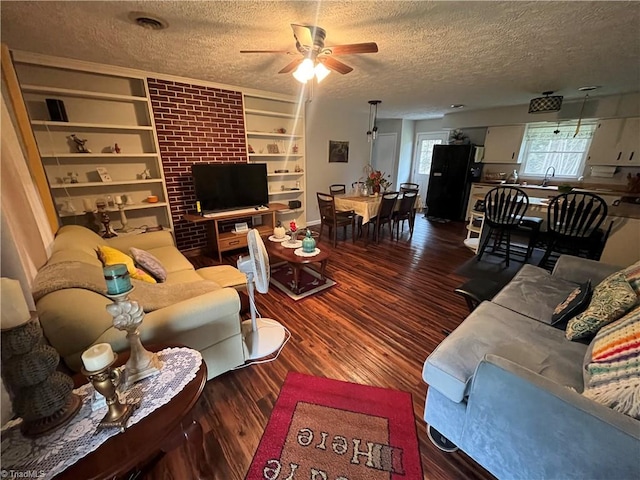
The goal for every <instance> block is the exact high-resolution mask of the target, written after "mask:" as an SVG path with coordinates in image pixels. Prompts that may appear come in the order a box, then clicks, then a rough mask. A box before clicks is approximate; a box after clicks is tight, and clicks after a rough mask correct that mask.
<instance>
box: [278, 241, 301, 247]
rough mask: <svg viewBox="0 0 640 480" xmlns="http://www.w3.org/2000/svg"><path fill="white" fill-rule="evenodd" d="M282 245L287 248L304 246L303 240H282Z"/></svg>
mask: <svg viewBox="0 0 640 480" xmlns="http://www.w3.org/2000/svg"><path fill="white" fill-rule="evenodd" d="M280 245H282V246H283V247H286V248H300V247H301V246H302V240H296V241H295V242H291V241H288V242H282V243H281V244H280Z"/></svg>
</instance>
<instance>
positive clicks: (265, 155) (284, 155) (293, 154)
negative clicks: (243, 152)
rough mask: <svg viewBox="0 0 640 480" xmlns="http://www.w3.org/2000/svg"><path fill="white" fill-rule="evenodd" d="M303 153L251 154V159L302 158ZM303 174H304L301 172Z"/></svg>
mask: <svg viewBox="0 0 640 480" xmlns="http://www.w3.org/2000/svg"><path fill="white" fill-rule="evenodd" d="M302 156H303V155H302V154H301V153H250V154H249V157H302ZM300 173H302V172H300Z"/></svg>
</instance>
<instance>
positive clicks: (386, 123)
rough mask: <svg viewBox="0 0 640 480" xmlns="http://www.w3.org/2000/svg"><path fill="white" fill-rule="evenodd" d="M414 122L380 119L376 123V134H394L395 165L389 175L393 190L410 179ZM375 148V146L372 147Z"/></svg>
mask: <svg viewBox="0 0 640 480" xmlns="http://www.w3.org/2000/svg"><path fill="white" fill-rule="evenodd" d="M415 123H416V122H415V121H414V120H399V119H380V120H378V121H377V125H378V133H395V134H396V138H397V139H398V142H397V143H396V154H395V163H394V168H393V171H392V172H388V173H389V174H390V175H391V181H392V186H391V188H392V189H393V190H397V189H398V187H399V185H400V184H401V183H403V182H408V181H409V178H410V177H411V163H412V161H413V148H414V143H415V138H416V137H415V132H416V130H415ZM374 148H375V146H374Z"/></svg>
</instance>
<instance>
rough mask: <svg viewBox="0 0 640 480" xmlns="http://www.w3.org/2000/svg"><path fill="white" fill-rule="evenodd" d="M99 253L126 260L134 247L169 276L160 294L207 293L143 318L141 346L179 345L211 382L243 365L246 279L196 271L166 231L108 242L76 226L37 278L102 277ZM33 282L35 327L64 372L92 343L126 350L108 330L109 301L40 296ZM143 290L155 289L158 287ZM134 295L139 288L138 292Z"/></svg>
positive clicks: (120, 337)
mask: <svg viewBox="0 0 640 480" xmlns="http://www.w3.org/2000/svg"><path fill="white" fill-rule="evenodd" d="M98 245H109V246H111V247H114V248H117V249H118V250H120V251H122V252H125V253H129V248H130V247H137V248H140V249H143V250H146V251H148V252H149V253H151V254H153V255H154V256H155V257H157V258H158V260H160V262H161V263H162V265H163V266H164V267H165V269H166V270H167V280H166V282H165V284H158V286H157V288H158V290H159V291H166V289H172V286H175V288H173V290H177V289H179V287H181V284H185V283H190V282H200V283H194V284H193V287H189V288H187V289H184V288H182V290H191V291H194V290H196V288H195V287H196V286H199V289H197V290H198V291H202V290H205V289H206V292H205V293H202V294H199V295H197V296H195V297H193V298H188V299H185V300H181V301H178V302H177V303H174V304H171V305H168V306H165V307H163V308H159V309H157V310H154V311H151V312H149V313H147V314H146V316H145V318H144V321H143V323H142V326H141V329H140V333H141V339H142V341H143V343H145V344H147V345H148V344H152V343H174V344H182V345H186V346H189V347H191V348H194V349H196V350H198V351H200V352H201V353H202V356H203V358H204V360H205V362H206V364H207V369H208V377H209V378H212V377H215V376H217V375H220V374H222V373H224V372H226V371H228V370H230V369H232V368H234V367H237V366H238V365H241V364H242V363H244V350H243V341H242V336H241V332H240V315H239V311H240V299H239V296H238V291H237V290H238V289H242V288H244V286H245V276H244V274H243V273H241V272H240V271H239V270H237V269H236V268H233V267H231V266H215V267H206V268H201V269H198V270H195V269H194V268H193V266H192V265H191V263H190V262H189V261H188V260H187V259H186V257H184V256H183V255H182V254H181V253H180V252H179V251H178V249H177V248H176V247H175V244H174V241H173V237H172V235H171V233H169V232H168V231H159V232H149V233H144V234H139V235H127V236H120V237H116V238H112V239H108V240H107V239H103V238H102V237H100V236H99V235H97V234H96V233H94V232H93V231H91V230H89V229H87V228H84V227H81V226H76V225H73V226H65V227H62V228H61V229H60V230H59V231H58V233H57V235H56V238H55V241H54V244H53V250H52V254H51V258H50V259H49V261H48V262H47V264H46V265H45V266H44V267H43V268H42V269H40V272H39V273H38V277H41V278H42V277H45V276H46V275H45V273H44V272H45V269H47V268H48V272H49V273H50V272H51V270H52V269H61V268H62V269H63V270H62V271H64V268H65V267H66V266H70V265H71V266H75V267H76V269H77V268H78V267H80V268H81V270H82V273H83V275H84V274H85V273H90V274H91V275H93V278H96V275H102V263H101V262H100V260H99V259H98V256H97V253H96V248H97V247H98ZM78 262H80V263H78ZM55 264H58V265H55ZM85 267H86V269H87V270H86V271H84V268H85ZM76 271H78V270H76ZM38 277H36V281H35V282H34V297H35V298H36V302H37V303H36V309H37V312H38V317H39V319H40V323H41V324H42V328H43V330H44V333H45V336H46V338H47V340H48V341H49V342H50V343H51V345H52V346H53V347H54V348H55V349H56V350H57V351H58V353H59V354H60V357H61V358H62V359H63V360H64V362H65V363H66V364H67V366H68V367H69V368H71V369H72V370H74V371H79V369H80V367H81V359H80V356H81V354H82V352H84V351H85V350H86V349H87V347H89V346H91V345H93V344H96V343H101V342H107V343H110V344H111V345H112V347H113V348H114V350H115V351H118V352H120V351H126V350H127V349H128V343H127V341H126V338H125V333H124V332H122V331H120V330H117V329H115V328H114V327H113V325H112V320H113V319H112V317H111V316H110V315H109V313H107V311H106V309H105V307H106V305H108V304H109V303H111V300H110V299H109V298H107V297H106V296H104V295H102V294H100V293H97V292H95V291H92V290H91V289H87V288H77V287H73V286H72V287H70V288H66V287H65V288H58V289H57V290H55V291H51V292H50V293H46V294H44V296H42V293H43V290H42V289H39V286H41V285H42V282H41V281H40V282H39V278H38ZM99 280H100V279H99ZM202 280H207V281H208V282H202ZM72 283H73V282H72ZM134 283H135V281H134ZM138 285H140V284H138ZM142 287H143V288H156V285H151V284H147V285H144V286H142ZM38 289H39V290H40V291H39V292H38V291H37V290H38ZM162 289H165V290H162ZM138 290H142V288H140V287H138ZM44 291H45V292H48V290H44ZM105 292H106V284H105ZM134 293H135V292H134ZM38 297H40V298H38ZM141 303H142V302H141ZM143 307H144V305H143Z"/></svg>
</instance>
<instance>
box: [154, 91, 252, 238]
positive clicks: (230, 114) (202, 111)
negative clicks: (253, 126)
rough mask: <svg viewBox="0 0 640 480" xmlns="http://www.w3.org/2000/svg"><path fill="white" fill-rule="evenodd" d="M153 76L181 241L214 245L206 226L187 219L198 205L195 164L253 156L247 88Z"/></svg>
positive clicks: (156, 115) (165, 165)
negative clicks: (245, 101) (248, 138)
mask: <svg viewBox="0 0 640 480" xmlns="http://www.w3.org/2000/svg"><path fill="white" fill-rule="evenodd" d="M147 82H148V84H149V96H150V97H151V105H152V107H153V116H154V119H155V123H156V130H157V133H158V141H159V143H160V154H161V155H162V167H163V169H164V176H165V179H166V182H167V191H168V193H169V204H170V206H171V215H172V217H173V225H174V228H175V237H176V243H177V246H178V248H179V249H180V250H188V249H193V248H205V249H206V250H208V249H209V245H208V244H207V234H206V228H205V227H204V226H203V225H199V226H196V225H194V224H191V223H187V222H185V221H184V220H183V219H182V215H183V214H185V213H194V212H195V209H196V197H195V191H194V188H193V181H192V179H191V165H192V164H194V163H215V162H221V163H232V162H236V163H237V162H246V161H247V150H246V142H245V126H244V115H243V108H242V94H241V93H240V92H234V91H231V90H222V89H219V88H212V87H203V86H199V85H190V84H187V83H179V82H171V81H167V80H159V79H154V78H149V79H147Z"/></svg>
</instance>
